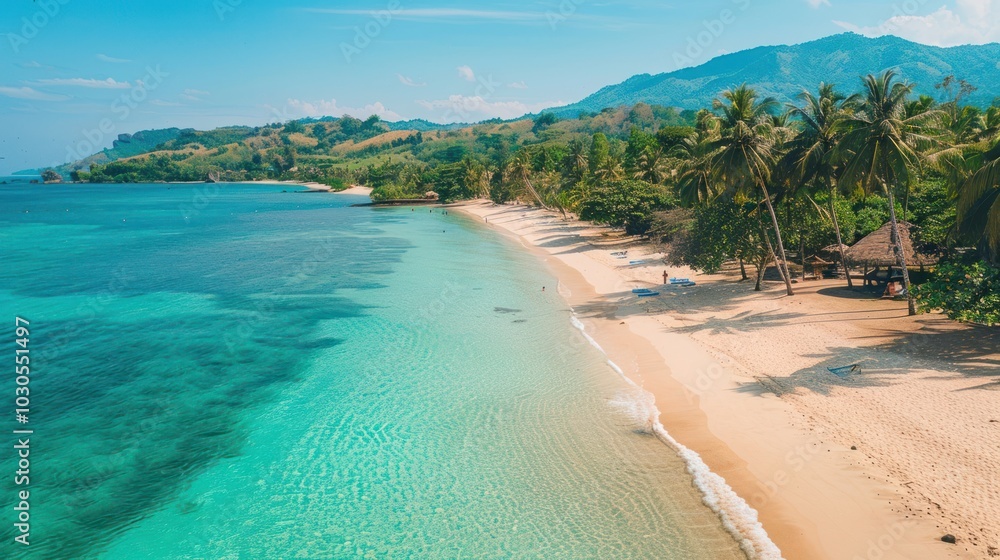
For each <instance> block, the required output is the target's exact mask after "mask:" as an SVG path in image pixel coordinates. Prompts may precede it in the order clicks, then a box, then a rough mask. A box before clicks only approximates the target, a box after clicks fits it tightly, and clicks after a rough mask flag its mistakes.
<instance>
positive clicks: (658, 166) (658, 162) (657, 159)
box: [632, 148, 667, 185]
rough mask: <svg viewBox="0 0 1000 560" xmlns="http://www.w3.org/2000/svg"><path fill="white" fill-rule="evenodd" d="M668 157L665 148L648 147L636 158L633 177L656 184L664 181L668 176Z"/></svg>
mask: <svg viewBox="0 0 1000 560" xmlns="http://www.w3.org/2000/svg"><path fill="white" fill-rule="evenodd" d="M666 159H667V158H666V157H665V156H664V154H663V148H646V149H645V150H643V151H642V155H640V156H639V159H638V160H636V170H635V172H634V173H633V174H632V175H633V178H634V179H640V180H642V181H646V182H648V183H653V184H654V185H658V184H660V183H662V182H663V180H664V179H665V178H666V176H667V169H666Z"/></svg>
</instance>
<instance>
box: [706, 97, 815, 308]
mask: <svg viewBox="0 0 1000 560" xmlns="http://www.w3.org/2000/svg"><path fill="white" fill-rule="evenodd" d="M722 98H723V99H716V100H715V101H714V102H713V103H712V106H713V108H715V109H716V110H717V111H719V112H720V117H719V118H720V121H721V125H722V133H721V138H719V140H717V141H715V142H714V146H715V148H716V149H717V152H716V153H715V155H714V156H713V158H712V167H713V170H714V172H715V173H716V174H718V175H719V176H720V177H721V178H722V179H723V180H724V181H726V182H727V183H728V184H729V185H730V187H732V188H735V189H736V190H737V191H742V192H744V193H745V194H750V195H753V194H755V193H757V191H758V189H759V192H760V194H761V195H762V196H761V198H762V199H763V202H764V203H765V205H766V206H767V210H768V213H770V215H771V224H772V226H773V227H774V234H775V238H776V239H777V241H778V252H779V255H780V257H781V260H780V261H779V262H778V267H779V268H780V270H781V273H782V275H783V276H784V281H785V290H786V292H787V293H788V295H794V294H795V292H794V291H793V290H792V282H791V277H790V276H789V275H788V264H787V259H786V256H785V244H784V241H782V239H781V228H780V227H779V226H778V216H777V214H775V212H774V204H773V203H772V201H771V193H770V192H769V191H768V188H767V187H768V183H769V182H770V180H771V172H772V170H773V167H774V164H775V157H774V156H775V155H774V153H773V151H772V147H773V146H774V142H775V134H776V133H777V131H776V129H775V127H774V123H773V122H772V119H771V111H772V110H773V109H774V107H775V106H776V105H777V102H776V101H774V99H772V98H766V99H763V100H759V101H758V95H757V92H756V91H754V90H753V89H752V88H750V87H748V86H747V85H746V84H743V85H741V86H739V87H737V88H735V89H731V90H726V91H724V92H723V93H722ZM766 237H767V240H768V243H770V239H769V236H766ZM772 252H773V251H772Z"/></svg>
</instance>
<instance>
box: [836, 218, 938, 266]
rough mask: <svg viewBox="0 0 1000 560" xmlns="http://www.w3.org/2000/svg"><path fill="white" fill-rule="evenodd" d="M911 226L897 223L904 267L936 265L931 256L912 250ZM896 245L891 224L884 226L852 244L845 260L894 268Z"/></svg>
mask: <svg viewBox="0 0 1000 560" xmlns="http://www.w3.org/2000/svg"><path fill="white" fill-rule="evenodd" d="M913 227H914V226H913V224H911V223H909V222H899V237H900V238H901V240H902V245H903V255H904V256H905V257H906V266H907V267H911V266H921V267H922V266H927V265H932V264H936V263H937V261H938V259H937V257H935V256H932V255H925V254H923V253H918V252H917V251H916V249H914V248H913V238H912V237H911V236H910V230H911V229H912V228H913ZM895 248H896V244H895V242H894V239H893V236H892V223H891V222H886V224H885V225H883V226H882V227H880V228H878V229H877V230H875V231H873V232H871V233H869V234H868V235H867V236H865V237H864V239H862V240H861V241H858V242H857V243H855V244H854V246H853V247H851V248H850V249H848V250H847V259H848V260H850V261H852V262H855V263H858V264H866V265H871V266H894V265H896V264H898V260H897V259H896V252H895Z"/></svg>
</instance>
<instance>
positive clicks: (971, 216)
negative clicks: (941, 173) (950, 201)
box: [958, 142, 1000, 262]
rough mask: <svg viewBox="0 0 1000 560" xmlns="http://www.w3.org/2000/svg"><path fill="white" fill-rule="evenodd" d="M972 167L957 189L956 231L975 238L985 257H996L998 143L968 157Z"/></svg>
mask: <svg viewBox="0 0 1000 560" xmlns="http://www.w3.org/2000/svg"><path fill="white" fill-rule="evenodd" d="M969 163H970V166H971V167H972V168H974V169H976V170H975V171H974V172H973V173H972V174H971V175H970V176H969V177H968V179H966V180H965V181H964V182H963V183H962V184H961V185H960V187H959V189H958V224H959V230H960V231H961V232H962V233H964V234H966V235H968V236H970V237H971V238H973V239H975V240H977V241H978V242H979V244H980V247H981V248H982V249H983V252H984V253H985V254H986V256H987V258H989V259H990V260H992V261H993V262H997V260H998V258H1000V142H995V143H994V144H993V146H992V147H991V148H990V149H989V150H987V151H986V152H984V153H982V154H977V155H974V156H972V157H970V158H969Z"/></svg>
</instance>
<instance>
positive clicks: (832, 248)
mask: <svg viewBox="0 0 1000 560" xmlns="http://www.w3.org/2000/svg"><path fill="white" fill-rule="evenodd" d="M841 248H843V249H844V250H845V251H848V250H850V247H848V246H847V245H844V244H843V243H841V244H840V245H837V244H836V243H834V244H833V245H827V246H826V247H823V248H822V249H820V250H819V252H820V253H830V254H836V255H840V249H841Z"/></svg>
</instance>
